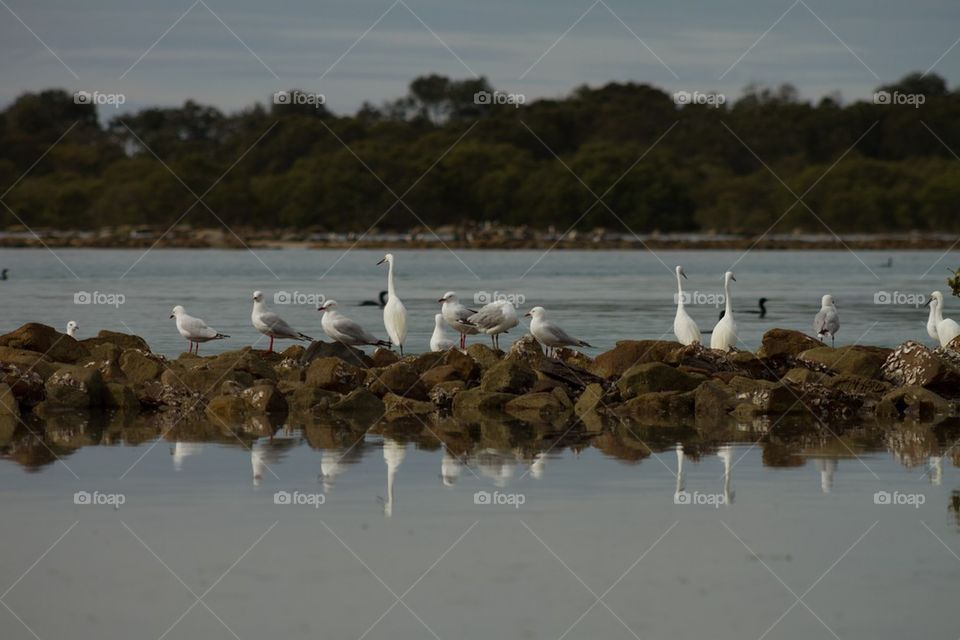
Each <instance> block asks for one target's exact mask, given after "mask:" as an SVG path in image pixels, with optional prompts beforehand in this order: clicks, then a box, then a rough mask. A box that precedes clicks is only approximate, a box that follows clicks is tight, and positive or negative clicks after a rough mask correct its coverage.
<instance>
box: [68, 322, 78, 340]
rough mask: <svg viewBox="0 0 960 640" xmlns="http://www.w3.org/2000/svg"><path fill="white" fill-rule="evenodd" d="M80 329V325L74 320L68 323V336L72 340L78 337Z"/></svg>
mask: <svg viewBox="0 0 960 640" xmlns="http://www.w3.org/2000/svg"><path fill="white" fill-rule="evenodd" d="M79 329H80V325H78V324H77V323H76V322H74V321H73V320H71V321H70V322H68V323H67V335H68V336H70V337H71V338H76V337H77V331H78V330H79Z"/></svg>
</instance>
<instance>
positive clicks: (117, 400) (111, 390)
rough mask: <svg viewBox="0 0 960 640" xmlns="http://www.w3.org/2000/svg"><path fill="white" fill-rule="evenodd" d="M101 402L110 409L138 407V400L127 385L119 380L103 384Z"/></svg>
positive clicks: (132, 409) (134, 408)
mask: <svg viewBox="0 0 960 640" xmlns="http://www.w3.org/2000/svg"><path fill="white" fill-rule="evenodd" d="M103 404H104V406H106V407H110V408H111V409H120V410H121V411H136V410H138V409H140V400H139V399H137V394H136V393H134V392H133V389H131V388H130V387H129V386H127V385H125V384H123V383H120V382H108V383H106V385H104V397H103Z"/></svg>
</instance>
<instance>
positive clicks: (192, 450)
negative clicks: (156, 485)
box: [170, 442, 203, 471]
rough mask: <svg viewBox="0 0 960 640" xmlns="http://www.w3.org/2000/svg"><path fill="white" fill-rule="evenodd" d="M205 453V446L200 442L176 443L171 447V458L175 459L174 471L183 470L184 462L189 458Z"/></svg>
mask: <svg viewBox="0 0 960 640" xmlns="http://www.w3.org/2000/svg"><path fill="white" fill-rule="evenodd" d="M201 451H203V444H202V443H199V442H174V443H173V446H172V447H170V456H171V458H172V459H173V470H174V471H181V470H183V460H184V459H185V458H187V457H188V456H195V455H199V454H200V452H201Z"/></svg>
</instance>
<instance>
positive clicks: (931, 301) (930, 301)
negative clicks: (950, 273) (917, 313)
mask: <svg viewBox="0 0 960 640" xmlns="http://www.w3.org/2000/svg"><path fill="white" fill-rule="evenodd" d="M931 304H933V298H930V299H929V300H927V304H925V305H923V306H925V307H929V306H930V305H931Z"/></svg>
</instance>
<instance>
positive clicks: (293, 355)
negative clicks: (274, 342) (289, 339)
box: [280, 344, 307, 362]
mask: <svg viewBox="0 0 960 640" xmlns="http://www.w3.org/2000/svg"><path fill="white" fill-rule="evenodd" d="M306 352H307V350H306V349H305V348H304V346H303V345H302V344H292V345H290V346H289V347H287V348H286V349H284V350H283V351H281V352H280V357H281V358H283V359H284V360H293V361H294V362H300V359H301V358H303V354H304V353H306Z"/></svg>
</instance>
